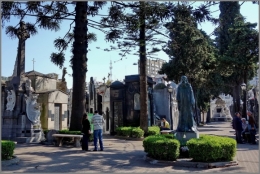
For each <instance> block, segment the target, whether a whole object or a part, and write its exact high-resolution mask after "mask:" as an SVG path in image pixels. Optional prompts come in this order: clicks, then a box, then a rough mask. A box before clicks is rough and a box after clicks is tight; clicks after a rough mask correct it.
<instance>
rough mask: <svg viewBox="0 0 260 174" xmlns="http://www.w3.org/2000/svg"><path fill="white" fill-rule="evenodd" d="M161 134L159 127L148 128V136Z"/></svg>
mask: <svg viewBox="0 0 260 174" xmlns="http://www.w3.org/2000/svg"><path fill="white" fill-rule="evenodd" d="M159 134H160V127H159V126H150V127H148V132H147V135H148V136H150V135H159Z"/></svg>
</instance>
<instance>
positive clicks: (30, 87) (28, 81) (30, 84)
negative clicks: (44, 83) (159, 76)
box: [25, 79, 34, 92]
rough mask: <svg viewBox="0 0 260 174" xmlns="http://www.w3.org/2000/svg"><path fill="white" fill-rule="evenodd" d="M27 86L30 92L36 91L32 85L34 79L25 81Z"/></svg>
mask: <svg viewBox="0 0 260 174" xmlns="http://www.w3.org/2000/svg"><path fill="white" fill-rule="evenodd" d="M25 88H26V90H27V91H29V92H34V90H33V87H32V81H31V79H27V80H26V82H25Z"/></svg>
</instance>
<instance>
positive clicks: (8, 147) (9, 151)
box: [1, 140, 15, 160]
mask: <svg viewBox="0 0 260 174" xmlns="http://www.w3.org/2000/svg"><path fill="white" fill-rule="evenodd" d="M1 145H2V152H1V153H2V156H1V159H2V160H8V159H11V158H12V156H13V154H14V148H15V143H14V142H13V141H8V140H1Z"/></svg>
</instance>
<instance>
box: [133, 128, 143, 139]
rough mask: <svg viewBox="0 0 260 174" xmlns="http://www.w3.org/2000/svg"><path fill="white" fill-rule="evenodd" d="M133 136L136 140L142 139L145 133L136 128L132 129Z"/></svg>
mask: <svg viewBox="0 0 260 174" xmlns="http://www.w3.org/2000/svg"><path fill="white" fill-rule="evenodd" d="M131 135H132V137H134V138H141V137H143V136H144V131H143V129H141V128H140V127H135V128H133V129H132V132H131Z"/></svg>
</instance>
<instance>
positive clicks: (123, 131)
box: [116, 127, 133, 137]
mask: <svg viewBox="0 0 260 174" xmlns="http://www.w3.org/2000/svg"><path fill="white" fill-rule="evenodd" d="M132 129H133V128H132V127H117V128H116V133H117V135H119V136H128V137H130V136H131V132H132Z"/></svg>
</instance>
